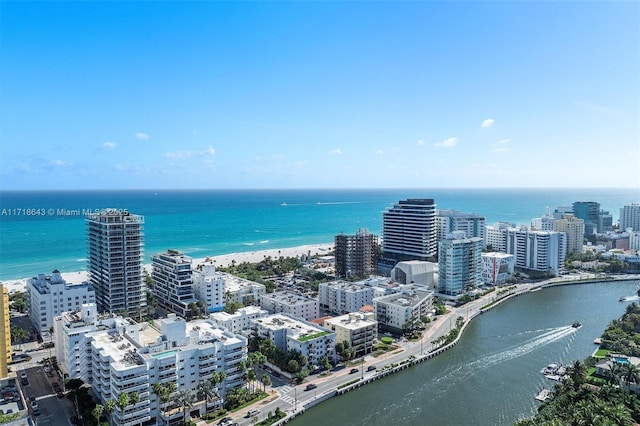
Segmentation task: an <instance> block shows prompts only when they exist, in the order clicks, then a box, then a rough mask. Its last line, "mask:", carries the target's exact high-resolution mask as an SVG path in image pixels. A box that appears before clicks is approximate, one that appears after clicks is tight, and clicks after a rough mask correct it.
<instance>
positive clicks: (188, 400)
mask: <svg viewBox="0 0 640 426" xmlns="http://www.w3.org/2000/svg"><path fill="white" fill-rule="evenodd" d="M195 399H196V398H195V395H194V394H193V392H191V391H189V390H187V389H180V390H179V391H178V393H177V394H176V396H175V401H176V402H177V403H178V405H179V406H180V407H181V409H182V422H183V423H184V422H186V409H187V408H191V407H193V403H194V402H195Z"/></svg>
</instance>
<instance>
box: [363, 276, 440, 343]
mask: <svg viewBox="0 0 640 426" xmlns="http://www.w3.org/2000/svg"><path fill="white" fill-rule="evenodd" d="M373 310H374V313H375V319H376V321H378V324H379V326H380V329H383V330H389V331H392V332H394V333H403V332H404V330H406V328H407V326H408V324H410V323H411V321H414V320H416V319H420V318H422V317H423V316H426V315H429V314H430V313H432V311H433V291H431V290H428V289H426V288H425V287H423V286H417V285H407V286H402V289H401V291H399V292H397V293H393V294H391V295H387V296H382V297H376V298H374V299H373Z"/></svg>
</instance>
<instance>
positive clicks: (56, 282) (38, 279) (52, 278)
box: [27, 269, 93, 294]
mask: <svg viewBox="0 0 640 426" xmlns="http://www.w3.org/2000/svg"><path fill="white" fill-rule="evenodd" d="M27 283H28V284H31V285H32V286H33V288H35V289H36V290H37V291H38V292H39V293H40V294H47V293H49V288H50V287H51V286H65V288H68V289H82V288H87V289H88V290H89V291H92V290H93V287H92V286H91V284H89V283H88V282H86V281H83V282H81V283H68V282H66V281H65V280H64V278H62V274H61V273H60V271H58V270H57V269H55V270H54V271H53V272H52V273H51V275H45V274H38V276H35V277H32V278H31V279H29V280H28V281H27Z"/></svg>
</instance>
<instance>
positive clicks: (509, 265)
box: [482, 252, 516, 285]
mask: <svg viewBox="0 0 640 426" xmlns="http://www.w3.org/2000/svg"><path fill="white" fill-rule="evenodd" d="M515 265H516V259H515V257H514V256H513V255H512V254H507V253H500V252H489V253H482V281H483V282H484V283H485V284H489V285H501V284H504V283H506V282H507V280H508V279H509V278H511V277H513V272H514V270H515Z"/></svg>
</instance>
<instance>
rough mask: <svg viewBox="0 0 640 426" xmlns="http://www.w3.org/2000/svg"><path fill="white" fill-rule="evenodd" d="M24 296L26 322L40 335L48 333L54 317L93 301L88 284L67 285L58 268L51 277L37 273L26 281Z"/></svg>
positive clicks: (94, 296) (90, 287) (93, 297)
mask: <svg viewBox="0 0 640 426" xmlns="http://www.w3.org/2000/svg"><path fill="white" fill-rule="evenodd" d="M26 293H27V297H26V299H27V309H28V311H29V319H31V323H32V324H33V325H34V327H35V328H36V329H37V330H38V331H39V332H40V333H43V332H48V331H49V329H50V328H51V327H52V326H53V318H54V317H55V316H57V315H60V314H61V313H63V312H66V311H72V310H76V309H80V306H81V305H83V304H85V303H95V301H96V294H95V291H94V289H93V287H92V286H91V285H89V283H87V282H83V283H80V284H71V283H67V282H66V281H65V280H64V279H63V278H62V275H61V274H60V271H58V270H57V269H55V270H54V271H53V272H52V273H51V275H45V274H39V275H38V276H37V277H33V278H30V279H28V280H27V287H26Z"/></svg>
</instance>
